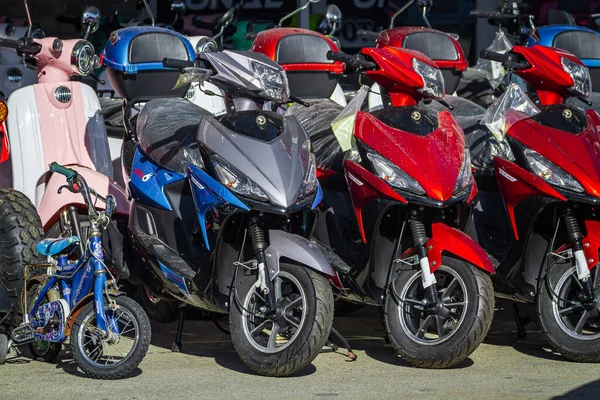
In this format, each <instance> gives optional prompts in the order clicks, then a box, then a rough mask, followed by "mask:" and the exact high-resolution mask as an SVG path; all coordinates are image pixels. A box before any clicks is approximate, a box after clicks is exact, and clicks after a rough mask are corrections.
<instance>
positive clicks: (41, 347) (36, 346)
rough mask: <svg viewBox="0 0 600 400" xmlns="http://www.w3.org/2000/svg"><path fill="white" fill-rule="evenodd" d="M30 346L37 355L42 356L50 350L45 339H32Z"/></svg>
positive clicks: (48, 343)
mask: <svg viewBox="0 0 600 400" xmlns="http://www.w3.org/2000/svg"><path fill="white" fill-rule="evenodd" d="M31 348H32V349H33V351H34V352H35V355H37V356H44V355H46V353H48V350H50V342H47V341H45V340H34V341H33V342H31Z"/></svg>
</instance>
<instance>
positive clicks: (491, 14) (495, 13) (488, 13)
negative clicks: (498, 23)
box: [469, 10, 519, 20]
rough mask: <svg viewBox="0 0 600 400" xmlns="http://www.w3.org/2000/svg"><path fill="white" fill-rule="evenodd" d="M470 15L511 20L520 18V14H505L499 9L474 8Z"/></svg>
mask: <svg viewBox="0 0 600 400" xmlns="http://www.w3.org/2000/svg"><path fill="white" fill-rule="evenodd" d="M469 15H470V16H472V17H476V18H488V19H495V20H511V19H515V18H518V17H519V16H518V15H515V14H504V13H501V12H499V11H480V10H472V11H471V12H470V13H469Z"/></svg>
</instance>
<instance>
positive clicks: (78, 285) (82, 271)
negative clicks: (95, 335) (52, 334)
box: [28, 222, 118, 337]
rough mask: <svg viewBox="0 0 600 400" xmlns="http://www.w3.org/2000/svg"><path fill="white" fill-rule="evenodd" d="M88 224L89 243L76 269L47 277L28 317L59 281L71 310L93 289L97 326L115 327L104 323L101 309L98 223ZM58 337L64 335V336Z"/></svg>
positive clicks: (102, 269)
mask: <svg viewBox="0 0 600 400" xmlns="http://www.w3.org/2000/svg"><path fill="white" fill-rule="evenodd" d="M91 225H92V229H91V230H90V235H91V236H90V239H89V246H86V251H85V254H84V255H83V256H82V257H81V258H80V259H79V260H78V261H77V263H76V264H75V266H74V268H73V269H72V270H73V271H75V272H74V273H73V274H72V275H70V276H62V275H55V276H52V277H51V278H50V280H49V281H48V282H47V283H46V284H45V285H44V287H43V288H42V291H41V292H40V294H39V296H38V298H37V300H36V301H35V303H34V306H33V308H32V309H31V311H30V312H29V314H28V315H29V318H30V320H32V319H33V316H34V315H35V313H36V312H37V310H38V308H39V306H40V304H41V302H42V300H43V299H44V297H45V296H46V294H47V293H48V290H50V289H51V288H53V287H54V286H55V285H56V284H57V282H60V292H61V295H62V298H63V299H64V300H65V301H66V302H67V303H68V304H69V307H70V309H71V310H73V309H74V308H75V306H76V305H77V304H78V303H79V302H81V301H82V300H84V299H85V297H87V296H88V295H89V294H90V291H91V290H92V288H93V295H94V309H95V310H96V326H97V327H98V328H99V329H101V330H103V331H107V327H108V326H111V328H113V329H114V325H116V324H112V323H110V324H107V316H106V313H105V311H104V298H103V296H104V288H105V285H106V269H105V266H104V255H103V252H102V236H101V233H100V231H99V230H98V227H97V225H96V224H95V223H94V222H92V223H91ZM65 266H67V265H66V263H65ZM110 322H112V321H110ZM115 333H118V332H115ZM61 336H63V337H64V335H61Z"/></svg>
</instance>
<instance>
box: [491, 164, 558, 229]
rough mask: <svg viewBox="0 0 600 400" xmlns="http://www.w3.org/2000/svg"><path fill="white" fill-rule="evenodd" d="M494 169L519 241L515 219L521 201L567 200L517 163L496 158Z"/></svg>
mask: <svg viewBox="0 0 600 400" xmlns="http://www.w3.org/2000/svg"><path fill="white" fill-rule="evenodd" d="M494 169H495V174H496V180H497V181H498V186H499V187H500V191H501V192H502V197H503V198H504V202H505V204H506V208H507V210H508V216H509V218H510V224H511V226H512V228H513V232H514V234H515V239H517V240H519V232H518V229H517V221H516V219H515V207H516V206H517V204H519V202H520V201H521V200H523V199H526V198H528V197H531V196H540V195H542V196H549V197H553V198H556V199H558V200H561V201H566V200H567V199H566V198H565V197H564V196H563V195H562V194H560V193H558V192H557V191H556V190H555V189H554V188H552V186H550V185H549V184H547V183H546V182H545V181H544V180H543V179H542V178H540V177H539V176H537V175H534V174H532V173H531V172H529V171H527V170H525V169H523V168H521V167H519V166H518V165H517V164H515V163H512V162H510V161H507V160H504V159H502V158H498V157H496V158H494Z"/></svg>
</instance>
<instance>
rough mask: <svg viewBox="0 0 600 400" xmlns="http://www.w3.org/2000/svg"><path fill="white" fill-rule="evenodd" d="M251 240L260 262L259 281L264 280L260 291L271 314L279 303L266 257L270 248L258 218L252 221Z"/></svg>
mask: <svg viewBox="0 0 600 400" xmlns="http://www.w3.org/2000/svg"><path fill="white" fill-rule="evenodd" d="M250 238H251V239H252V247H253V250H254V254H255V255H256V260H257V261H258V274H259V279H260V280H262V282H261V285H260V289H261V290H262V292H263V293H264V294H265V295H266V296H267V304H268V306H269V310H270V311H271V312H275V311H276V309H277V301H276V299H275V292H274V291H273V282H272V281H271V277H270V276H269V268H267V259H266V257H265V249H266V248H267V247H269V244H268V243H267V240H266V238H265V231H264V230H263V228H262V227H261V226H260V225H259V223H258V219H257V218H252V219H250Z"/></svg>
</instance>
